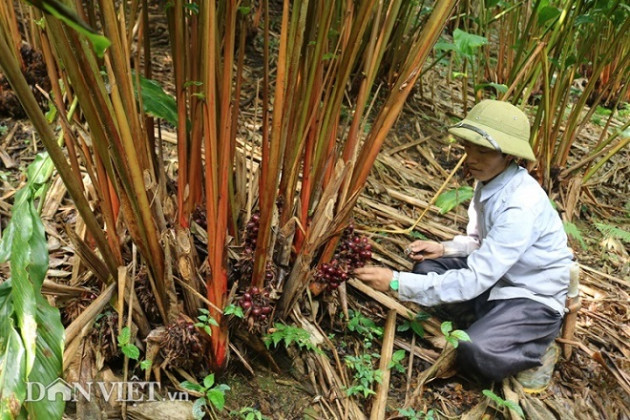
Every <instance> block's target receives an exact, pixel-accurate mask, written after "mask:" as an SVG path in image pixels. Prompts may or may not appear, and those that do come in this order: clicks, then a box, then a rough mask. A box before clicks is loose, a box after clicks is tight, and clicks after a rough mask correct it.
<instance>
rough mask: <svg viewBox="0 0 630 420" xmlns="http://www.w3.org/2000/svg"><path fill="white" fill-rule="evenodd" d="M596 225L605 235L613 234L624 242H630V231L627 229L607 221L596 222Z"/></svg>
mask: <svg viewBox="0 0 630 420" xmlns="http://www.w3.org/2000/svg"><path fill="white" fill-rule="evenodd" d="M595 227H596V228H597V230H599V231H600V232H601V233H602V235H604V236H612V237H613V238H617V239H619V240H621V241H623V242H630V232H626V231H625V230H623V229H620V228H618V227H617V226H613V225H609V224H607V223H598V222H595Z"/></svg>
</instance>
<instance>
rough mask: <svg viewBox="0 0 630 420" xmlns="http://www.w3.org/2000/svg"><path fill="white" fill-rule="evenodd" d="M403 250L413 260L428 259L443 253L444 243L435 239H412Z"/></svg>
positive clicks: (438, 256)
mask: <svg viewBox="0 0 630 420" xmlns="http://www.w3.org/2000/svg"><path fill="white" fill-rule="evenodd" d="M405 252H407V255H409V258H411V259H412V260H414V261H424V260H430V259H435V258H440V257H442V256H443V255H444V245H442V244H441V243H439V242H435V241H414V242H412V243H410V244H409V245H408V246H407V249H406V250H405Z"/></svg>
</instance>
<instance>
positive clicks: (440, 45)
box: [433, 41, 455, 51]
mask: <svg viewBox="0 0 630 420" xmlns="http://www.w3.org/2000/svg"><path fill="white" fill-rule="evenodd" d="M433 48H434V49H435V50H436V51H455V44H452V43H450V42H447V41H439V42H436V43H435V46H434V47H433Z"/></svg>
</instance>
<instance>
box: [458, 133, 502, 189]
mask: <svg viewBox="0 0 630 420" xmlns="http://www.w3.org/2000/svg"><path fill="white" fill-rule="evenodd" d="M464 150H465V151H466V154H467V155H468V157H467V158H466V164H467V166H468V170H469V171H470V174H471V175H472V176H473V178H475V179H476V180H477V181H481V182H488V181H490V180H491V179H493V178H494V177H495V176H497V175H499V174H500V173H501V172H503V170H504V169H505V168H507V166H508V164H509V163H510V160H511V159H510V157H509V156H507V155H504V154H503V153H501V152H497V151H496V150H492V149H489V148H487V147H483V146H479V145H476V144H474V143H469V142H467V141H466V142H464Z"/></svg>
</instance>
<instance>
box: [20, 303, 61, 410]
mask: <svg viewBox="0 0 630 420" xmlns="http://www.w3.org/2000/svg"><path fill="white" fill-rule="evenodd" d="M64 334H65V330H64V327H63V324H62V323H61V316H60V314H59V310H58V309H57V308H55V307H53V306H51V305H50V304H49V303H48V301H47V300H46V298H44V297H43V296H42V295H41V294H40V295H38V296H37V352H36V356H35V363H34V364H33V369H32V370H31V374H30V375H29V377H28V380H29V381H30V382H34V383H35V382H36V383H40V384H44V385H49V384H52V383H53V382H54V381H56V380H57V378H59V377H61V375H62V374H63V371H62V369H63V349H64ZM56 397H57V399H56V400H54V401H49V400H48V399H47V398H44V399H43V400H42V401H32V402H27V403H26V405H25V406H26V409H27V411H28V413H29V417H30V418H33V419H60V418H61V417H62V416H63V413H64V409H65V401H63V398H62V396H61V394H60V393H57V394H56Z"/></svg>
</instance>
